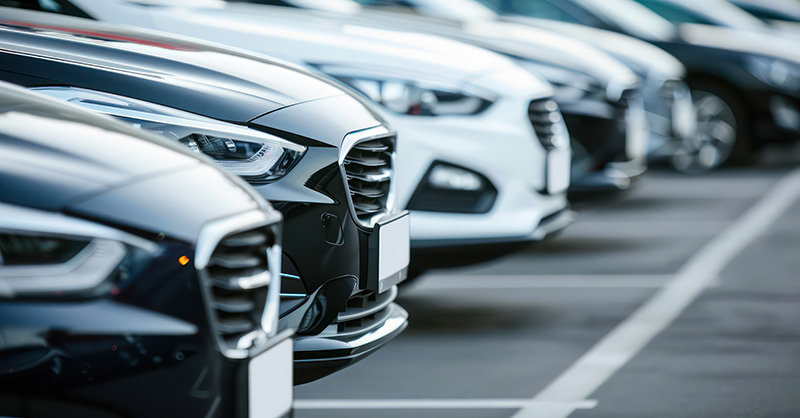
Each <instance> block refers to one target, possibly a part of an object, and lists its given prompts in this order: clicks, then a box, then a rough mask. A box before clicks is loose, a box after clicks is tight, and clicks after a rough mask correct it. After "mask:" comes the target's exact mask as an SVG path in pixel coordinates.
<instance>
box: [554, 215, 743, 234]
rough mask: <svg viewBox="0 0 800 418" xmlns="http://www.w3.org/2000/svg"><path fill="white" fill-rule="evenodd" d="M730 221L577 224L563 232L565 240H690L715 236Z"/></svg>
mask: <svg viewBox="0 0 800 418" xmlns="http://www.w3.org/2000/svg"><path fill="white" fill-rule="evenodd" d="M732 222H733V221H665V220H663V219H649V220H597V219H595V220H587V221H582V220H578V222H576V223H575V224H574V225H573V226H572V228H571V229H568V230H566V231H564V237H567V238H578V237H580V238H603V239H626V238H650V239H663V238H667V237H669V238H673V237H677V238H691V237H706V236H710V235H715V234H718V233H719V232H720V231H722V230H724V229H725V228H726V227H728V226H729V225H730V224H731V223H732Z"/></svg>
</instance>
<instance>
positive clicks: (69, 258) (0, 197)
mask: <svg viewBox="0 0 800 418" xmlns="http://www.w3.org/2000/svg"><path fill="white" fill-rule="evenodd" d="M4 69H7V68H6V67H4ZM281 235H282V233H281V214H280V213H279V212H277V211H275V210H273V209H272V208H271V207H270V206H269V204H268V203H267V202H266V201H264V199H263V198H262V197H261V196H260V195H258V194H257V193H256V192H255V191H254V190H252V189H251V188H250V187H248V186H247V185H246V184H245V183H244V182H242V181H241V180H240V179H238V178H236V177H234V176H231V175H230V174H227V173H224V172H222V171H221V170H219V169H217V168H215V167H214V166H213V165H212V163H211V162H210V161H209V160H208V159H206V158H199V157H198V156H196V155H194V154H193V153H191V152H189V151H188V150H185V149H184V148H183V147H178V146H175V145H173V144H171V143H170V142H168V141H165V140H163V139H161V138H159V137H156V136H154V135H152V134H147V133H145V132H141V131H138V130H135V129H133V128H130V127H128V126H127V125H125V124H122V123H120V122H117V121H114V120H113V119H111V118H107V117H103V116H100V115H96V114H94V113H92V112H89V111H86V110H83V109H80V108H78V107H77V106H71V105H67V104H64V103H60V102H58V101H55V100H52V99H50V98H47V97H43V96H40V95H36V94H34V93H31V92H29V91H26V90H25V89H22V88H19V87H16V86H10V85H8V84H6V83H0V368H1V369H2V372H0V415H1V416H9V417H11V416H13V417H22V416H24V417H32V418H36V417H54V416H61V417H63V416H70V417H77V416H84V417H89V416H91V417H121V416H187V415H188V416H207V417H248V416H260V417H288V416H289V415H290V414H291V406H292V367H291V364H292V342H291V340H290V339H289V337H290V336H291V333H292V330H291V329H289V330H284V331H282V332H279V331H278V309H279V299H278V298H279V292H280V280H278V279H279V271H280V262H281V260H280V246H281ZM252 242H257V243H256V244H255V245H252V244H251V243H252ZM243 244H244V245H243ZM235 257H241V258H248V259H252V260H253V263H252V266H250V269H242V268H239V267H234V268H228V267H227V266H226V260H230V259H233V258H235ZM228 301H238V302H239V303H240V304H242V305H246V307H247V309H242V310H239V311H236V312H235V313H231V312H229V311H227V310H226V309H225V308H224V306H227V305H226V304H227V303H229V302H228ZM231 323H236V324H237V326H241V332H240V333H238V334H231V333H230V332H229V331H228V330H227V327H228V326H229V325H230V324H231ZM239 324H240V325H239ZM143 400H146V401H143Z"/></svg>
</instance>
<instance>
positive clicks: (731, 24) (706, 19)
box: [639, 0, 800, 42]
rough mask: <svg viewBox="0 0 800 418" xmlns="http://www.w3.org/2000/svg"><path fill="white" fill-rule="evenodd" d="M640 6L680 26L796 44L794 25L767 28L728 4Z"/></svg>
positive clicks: (798, 35) (712, 0)
mask: <svg viewBox="0 0 800 418" xmlns="http://www.w3.org/2000/svg"><path fill="white" fill-rule="evenodd" d="M639 3H640V4H642V5H644V6H645V7H647V8H649V9H651V10H653V11H654V12H656V13H658V14H660V15H664V16H665V17H666V18H667V20H669V21H670V22H672V23H674V24H676V25H682V24H684V23H689V24H701V25H710V26H721V27H725V28H730V29H736V30H745V31H749V32H755V33H758V32H764V33H769V34H773V35H775V36H777V37H782V38H788V39H791V40H793V41H795V42H798V41H800V30H798V25H791V24H783V25H770V24H768V23H767V22H764V21H763V20H761V19H759V18H757V17H756V16H754V15H752V14H751V13H748V12H747V11H745V10H744V9H742V8H740V7H739V6H737V5H736V4H733V3H732V2H730V1H728V0H706V1H703V2H699V3H695V2H691V1H685V0H667V1H646V2H641V1H639Z"/></svg>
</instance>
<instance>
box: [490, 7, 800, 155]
mask: <svg viewBox="0 0 800 418" xmlns="http://www.w3.org/2000/svg"><path fill="white" fill-rule="evenodd" d="M503 4H504V5H505V7H506V9H504V10H506V11H507V12H513V13H523V14H525V13H527V14H530V15H535V16H537V17H542V18H547V19H554V20H561V21H570V22H577V23H582V24H585V25H589V26H593V27H596V28H601V29H606V30H612V31H616V32H621V33H625V34H628V35H631V36H634V37H637V38H640V39H643V40H646V41H648V42H651V43H653V44H655V45H656V46H659V47H661V48H663V49H664V50H666V51H667V52H669V53H670V54H672V55H674V56H675V57H677V58H678V59H679V60H681V62H682V63H683V64H684V65H685V66H686V67H687V71H688V75H687V81H688V83H689V86H690V88H691V90H692V95H693V99H694V102H695V105H696V108H697V113H698V118H697V119H698V134H699V135H698V141H699V143H698V149H699V150H700V152H699V154H698V158H697V161H696V164H700V165H702V166H705V167H716V166H719V165H720V164H722V163H724V162H726V161H728V160H729V159H730V160H732V161H736V162H746V161H748V160H750V159H752V158H753V156H754V153H755V151H757V150H758V149H759V148H760V147H762V146H763V145H764V144H765V143H767V142H768V141H787V140H794V139H796V138H797V136H798V133H799V132H800V112H799V111H798V109H800V83H797V81H796V80H800V78H798V77H796V76H795V75H798V74H800V57H798V54H797V49H796V47H795V44H794V43H793V42H792V41H791V40H785V39H781V38H779V37H776V36H774V35H770V34H768V33H763V32H761V31H750V30H741V29H733V28H725V27H716V26H711V25H704V24H702V22H701V23H683V22H681V21H680V20H677V19H676V20H675V21H674V22H671V21H669V20H668V19H665V18H664V17H662V16H660V15H659V14H657V13H655V12H653V11H652V10H650V9H648V8H647V7H645V6H643V5H641V4H639V3H636V2H634V1H632V0H614V1H605V0H531V1H530V2H529V4H530V7H527V8H525V9H523V8H521V7H515V6H514V5H515V4H516V3H503ZM665 16H666V15H665ZM773 68H778V71H776V72H773V71H772V69H773ZM782 74H785V76H782Z"/></svg>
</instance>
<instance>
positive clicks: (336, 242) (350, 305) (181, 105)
mask: <svg viewBox="0 0 800 418" xmlns="http://www.w3.org/2000/svg"><path fill="white" fill-rule="evenodd" d="M0 16H2V17H1V18H0V45H2V46H1V47H0V49H2V51H0V62H1V63H2V64H1V65H0V68H2V71H0V79H3V80H6V81H10V82H13V83H16V84H20V85H23V86H26V87H29V88H31V89H35V90H37V91H39V92H42V93H45V94H48V95H50V96H52V97H56V98H59V99H61V100H65V101H69V102H73V103H75V104H78V105H81V106H84V107H86V108H88V109H91V110H94V111H98V112H101V113H105V114H109V115H113V116H115V117H117V118H119V119H121V120H123V121H126V122H128V123H130V124H133V125H134V126H137V127H140V128H141V129H145V130H149V131H153V132H158V133H160V134H162V135H164V136H167V137H170V138H172V139H174V140H175V141H177V142H179V143H182V144H184V145H186V146H187V147H188V148H189V149H191V150H193V151H195V152H200V153H203V154H206V155H208V156H210V157H211V158H213V159H214V160H215V161H216V162H217V164H219V165H220V166H222V167H223V168H226V169H227V170H229V171H231V172H232V173H234V174H238V175H240V176H241V177H242V178H244V179H245V180H247V181H248V182H249V183H250V184H251V185H253V186H254V187H255V188H256V190H257V191H259V193H260V194H261V195H262V196H264V197H265V198H267V199H268V200H269V201H271V202H272V203H273V205H274V207H275V208H276V209H278V210H279V211H280V212H282V213H283V215H284V222H285V223H284V228H285V229H284V230H285V235H284V237H285V238H284V241H283V259H282V277H283V280H282V289H283V294H282V298H281V325H282V326H283V327H285V328H295V329H297V334H298V335H299V337H298V338H297V339H296V340H295V367H296V370H295V379H296V381H297V382H298V383H302V382H308V381H311V380H314V379H317V378H319V377H322V376H325V375H327V374H330V373H332V372H334V371H336V370H338V369H340V368H342V367H345V366H347V365H349V364H351V363H353V362H355V361H357V360H359V359H361V358H363V357H364V356H366V355H368V354H370V353H371V352H373V351H374V350H375V349H377V348H379V347H381V346H382V345H383V344H385V343H386V342H388V341H389V340H391V339H392V338H394V337H395V336H397V335H398V334H399V333H400V332H401V331H402V330H403V329H404V328H405V327H406V324H407V313H406V312H405V311H404V310H403V309H402V308H401V307H400V306H398V305H396V304H395V303H393V300H394V298H395V296H396V293H397V290H396V287H395V285H396V284H397V283H398V282H400V281H401V280H403V279H404V278H405V275H406V271H407V264H408V259H409V253H408V217H407V215H406V214H407V212H399V211H397V210H395V209H394V208H392V207H391V206H390V204H391V202H392V200H393V199H391V196H390V194H391V193H392V189H391V180H392V177H393V168H392V161H393V154H394V149H395V146H396V140H395V134H394V132H393V131H391V130H390V129H389V128H387V126H386V125H385V123H384V121H383V120H382V119H381V118H380V117H379V116H378V114H377V113H375V112H374V111H373V110H372V108H371V107H369V105H367V104H365V103H364V102H363V101H361V99H358V98H356V97H354V96H353V95H351V94H348V93H347V92H346V91H345V90H343V89H342V88H340V87H339V86H338V85H336V84H334V83H333V82H330V81H327V80H326V79H323V78H321V77H320V76H315V75H312V74H310V73H309V72H307V71H305V70H301V69H299V68H298V67H294V66H291V65H289V64H284V63H281V62H277V61H272V60H269V59H267V58H264V57H261V56H256V55H252V54H248V53H244V52H239V51H236V50H231V49H230V48H225V47H218V46H215V45H211V44H207V43H202V42H195V41H191V40H187V39H184V38H178V37H174V36H170V35H160V34H156V33H153V32H147V31H141V30H136V29H119V28H116V27H113V26H110V25H106V24H101V23H97V22H92V21H89V20H84V19H78V18H72V17H65V16H57V15H52V14H46V13H38V12H30V11H24V10H15V9H8V8H4V9H2V10H0ZM387 243H388V245H387ZM382 249H385V250H383V251H382ZM389 249H391V250H389ZM249 262H250V260H249V259H244V258H236V259H232V260H229V264H230V265H231V266H241V267H247V265H248V263H249ZM244 308H245V306H244V305H242V304H239V303H233V302H232V303H231V304H230V305H225V309H228V310H230V311H233V312H235V311H236V310H239V309H244ZM228 325H229V327H228V329H229V332H231V333H232V334H236V333H238V332H239V328H240V324H238V323H235V322H232V323H230V324H228Z"/></svg>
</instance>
